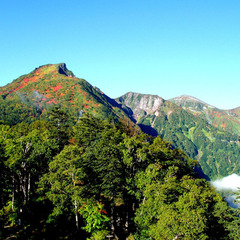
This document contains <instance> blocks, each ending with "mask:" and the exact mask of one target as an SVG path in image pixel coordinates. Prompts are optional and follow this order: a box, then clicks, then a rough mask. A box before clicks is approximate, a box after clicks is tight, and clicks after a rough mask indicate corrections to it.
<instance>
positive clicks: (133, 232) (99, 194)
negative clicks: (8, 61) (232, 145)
mask: <svg viewBox="0 0 240 240" xmlns="http://www.w3.org/2000/svg"><path fill="white" fill-rule="evenodd" d="M48 116H49V118H48V120H37V121H33V122H32V123H26V122H21V123H18V124H15V125H11V126H10V125H8V124H6V123H4V122H2V123H1V125H0V128H1V131H0V160H1V162H0V165H1V174H0V184H1V188H0V191H1V192H0V196H1V198H0V209H1V210H0V223H1V226H2V227H1V230H0V237H1V238H3V239H99V240H100V239H129V240H130V239H131V240H134V239H135V240H143V239H157V240H158V239H159V240H160V239H161V240H162V239H169V240H170V239H171V240H172V239H189V240H190V239H210V240H214V239H216V240H219V239H239V238H240V232H239V224H240V222H239V218H238V215H239V214H238V210H233V209H231V208H229V207H228V206H227V203H226V202H225V201H224V199H223V198H222V197H221V196H220V195H219V194H218V193H216V191H215V190H214V189H213V188H212V187H211V186H210V184H209V182H207V181H206V180H205V179H202V178H200V177H199V176H198V174H197V173H196V172H195V169H196V167H197V165H198V162H197V161H194V160H192V159H190V158H189V157H188V156H187V155H186V154H185V153H184V152H183V151H182V150H179V149H177V148H174V147H173V146H172V145H171V144H170V143H169V142H167V141H165V140H163V139H162V138H161V137H160V136H157V137H151V136H149V135H147V134H144V133H142V132H140V131H139V129H138V128H136V127H135V126H134V125H133V124H129V122H127V121H124V120H118V121H116V120H115V119H114V118H111V117H109V118H108V119H107V120H102V119H99V118H97V117H95V116H93V115H89V114H83V115H82V116H81V117H79V120H78V121H77V122H73V121H71V117H70V116H69V115H68V114H67V113H66V112H65V111H63V110H61V109H59V108H53V109H52V110H51V111H50V112H49V113H48Z"/></svg>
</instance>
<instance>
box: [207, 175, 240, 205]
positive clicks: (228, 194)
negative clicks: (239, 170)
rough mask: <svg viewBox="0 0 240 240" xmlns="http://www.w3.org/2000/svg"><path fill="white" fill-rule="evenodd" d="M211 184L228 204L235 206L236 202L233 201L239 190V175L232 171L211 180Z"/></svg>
mask: <svg viewBox="0 0 240 240" xmlns="http://www.w3.org/2000/svg"><path fill="white" fill-rule="evenodd" d="M211 184H212V185H213V186H214V187H215V188H216V189H217V191H219V192H221V193H222V195H223V197H224V198H225V200H226V201H227V203H228V205H229V206H230V207H233V208H237V207H238V204H237V203H236V202H235V199H236V194H235V193H236V192H237V191H238V190H240V176H239V175H237V174H235V173H233V174H231V175H229V176H227V177H224V178H222V179H217V180H215V181H212V182H211Z"/></svg>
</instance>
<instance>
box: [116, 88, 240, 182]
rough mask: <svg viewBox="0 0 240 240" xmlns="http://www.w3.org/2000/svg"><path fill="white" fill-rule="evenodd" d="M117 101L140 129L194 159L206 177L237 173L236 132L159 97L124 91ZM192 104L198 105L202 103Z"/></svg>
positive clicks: (239, 150)
mask: <svg viewBox="0 0 240 240" xmlns="http://www.w3.org/2000/svg"><path fill="white" fill-rule="evenodd" d="M116 101H117V102H119V104H121V106H122V108H123V109H125V111H127V112H129V113H131V112H132V114H131V117H132V118H134V119H135V121H136V123H137V124H138V125H139V126H140V127H141V128H142V130H144V131H146V132H148V133H151V134H154V135H156V134H159V135H161V136H162V137H163V138H164V139H165V140H168V141H170V142H172V144H173V145H174V146H175V147H177V148H180V149H182V150H183V151H185V152H186V153H187V154H188V155H189V156H190V157H191V158H195V159H197V160H198V161H199V163H200V165H201V167H202V169H203V172H204V173H205V174H206V175H207V176H208V177H209V178H211V179H214V178H216V177H218V176H226V175H228V174H231V173H233V172H235V173H239V172H240V165H239V161H238V159H239V157H240V148H239V137H238V136H237V135H235V134H231V133H229V132H225V131H223V130H221V129H219V128H216V127H214V126H213V125H211V124H210V123H209V121H207V120H206V119H204V118H203V117H202V116H200V115H199V114H192V111H190V110H188V111H187V110H185V109H184V108H183V107H180V106H178V105H176V104H175V103H173V102H172V101H166V100H164V99H162V98H161V97H158V96H153V95H144V94H139V93H127V94H125V95H123V96H122V97H120V98H118V99H116ZM195 104H196V106H197V107H198V108H201V107H202V108H204V105H205V103H203V102H201V103H199V102H196V103H195ZM200 104H201V105H200ZM192 106H193V105H192Z"/></svg>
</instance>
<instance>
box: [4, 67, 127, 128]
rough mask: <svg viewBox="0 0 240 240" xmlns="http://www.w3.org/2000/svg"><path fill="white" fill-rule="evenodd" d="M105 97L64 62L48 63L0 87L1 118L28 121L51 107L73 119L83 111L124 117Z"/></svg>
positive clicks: (13, 122) (6, 120) (36, 117)
mask: <svg viewBox="0 0 240 240" xmlns="http://www.w3.org/2000/svg"><path fill="white" fill-rule="evenodd" d="M108 99H109V98H107V97H106V96H105V95H104V94H103V93H102V92H101V91H100V90H99V89H97V88H94V87H93V86H92V85H91V84H89V83H88V82H87V81H85V80H84V79H80V78H77V77H75V76H74V74H73V73H72V72H71V71H69V70H68V69H67V67H66V64H64V63H62V64H49V65H44V66H40V67H39V68H36V69H35V70H34V71H32V72H31V73H29V74H26V75H23V76H21V77H19V78H17V79H16V80H14V81H13V82H12V83H10V84H8V85H7V86H5V87H1V88H0V119H1V120H2V121H4V122H5V123H8V124H16V123H19V122H21V121H27V122H31V121H33V120H36V119H39V118H40V117H41V118H44V117H47V111H46V110H50V109H51V108H52V107H53V106H59V107H61V108H63V109H65V110H66V111H67V112H68V113H70V115H71V116H73V118H74V119H75V121H76V120H77V119H78V117H79V115H80V114H81V113H82V111H84V112H91V113H93V114H94V115H96V116H99V117H102V118H105V117H108V116H110V115H111V116H112V117H114V118H118V117H125V118H126V114H124V112H123V111H121V110H119V108H117V106H114V105H113V104H111V103H110V102H109V100H108ZM113 102H114V100H112V103H113Z"/></svg>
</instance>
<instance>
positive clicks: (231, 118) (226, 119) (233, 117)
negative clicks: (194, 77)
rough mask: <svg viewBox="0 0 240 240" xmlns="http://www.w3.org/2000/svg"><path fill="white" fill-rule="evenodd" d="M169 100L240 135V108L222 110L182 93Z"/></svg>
mask: <svg viewBox="0 0 240 240" xmlns="http://www.w3.org/2000/svg"><path fill="white" fill-rule="evenodd" d="M169 101H171V102H173V103H175V104H177V105H178V106H180V107H182V108H184V109H186V110H187V111H190V112H191V113H192V114H194V115H196V116H200V117H202V118H204V119H205V120H207V121H208V122H209V123H210V124H212V125H214V126H215V127H217V128H221V129H223V130H225V131H229V132H232V133H236V134H238V135H240V109H239V108H236V109H232V110H222V109H218V108H216V107H214V106H211V105H209V104H207V103H205V102H203V101H201V100H199V99H197V98H194V97H192V96H188V95H182V96H180V97H176V98H173V99H169Z"/></svg>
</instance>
